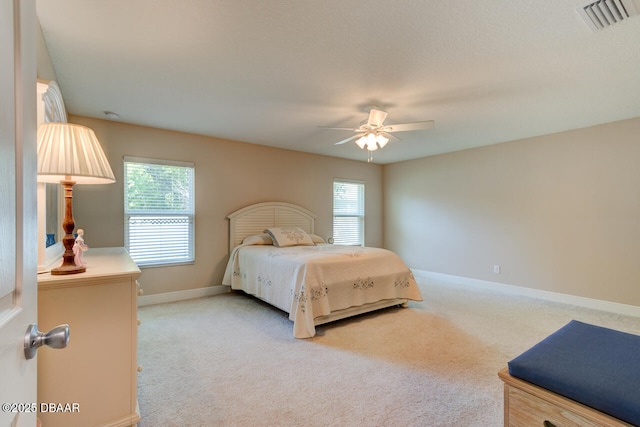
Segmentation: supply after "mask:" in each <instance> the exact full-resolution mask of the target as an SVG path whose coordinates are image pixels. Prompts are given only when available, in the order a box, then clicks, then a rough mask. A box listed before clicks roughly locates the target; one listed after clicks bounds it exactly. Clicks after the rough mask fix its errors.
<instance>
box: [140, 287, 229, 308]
mask: <svg viewBox="0 0 640 427" xmlns="http://www.w3.org/2000/svg"><path fill="white" fill-rule="evenodd" d="M228 292H230V288H229V286H208V287H206V288H198V289H188V290H186V291H175V292H165V293H161V294H154V295H143V296H140V297H138V307H144V306H145V305H155V304H164V303H167V302H175V301H183V300H187V299H194V298H201V297H210V296H213V295H220V294H226V293H228Z"/></svg>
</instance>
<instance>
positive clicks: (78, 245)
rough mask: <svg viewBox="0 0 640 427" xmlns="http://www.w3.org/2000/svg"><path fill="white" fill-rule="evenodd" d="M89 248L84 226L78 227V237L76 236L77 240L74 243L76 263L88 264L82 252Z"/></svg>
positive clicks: (80, 264)
mask: <svg viewBox="0 0 640 427" xmlns="http://www.w3.org/2000/svg"><path fill="white" fill-rule="evenodd" d="M88 249H89V246H87V245H86V244H85V243H84V230H83V229H82V228H78V237H76V242H75V243H74V244H73V254H74V255H75V258H74V262H75V264H76V265H79V266H85V265H87V263H86V262H84V260H83V259H82V254H83V252H86V251H87V250H88Z"/></svg>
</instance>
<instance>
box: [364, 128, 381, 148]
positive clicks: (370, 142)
mask: <svg viewBox="0 0 640 427" xmlns="http://www.w3.org/2000/svg"><path fill="white" fill-rule="evenodd" d="M366 144H367V150H369V151H376V150H377V149H378V145H377V141H376V135H375V134H374V133H373V132H370V133H369V134H367V142H366Z"/></svg>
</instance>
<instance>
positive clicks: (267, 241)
mask: <svg viewBox="0 0 640 427" xmlns="http://www.w3.org/2000/svg"><path fill="white" fill-rule="evenodd" d="M242 244H243V245H273V239H272V238H271V236H269V235H268V234H267V233H264V234H255V235H253V236H247V237H245V238H244V239H243V240H242Z"/></svg>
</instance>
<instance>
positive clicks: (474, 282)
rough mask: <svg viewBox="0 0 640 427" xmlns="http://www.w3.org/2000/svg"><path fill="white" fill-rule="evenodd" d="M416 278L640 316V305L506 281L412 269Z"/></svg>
mask: <svg viewBox="0 0 640 427" xmlns="http://www.w3.org/2000/svg"><path fill="white" fill-rule="evenodd" d="M411 271H412V272H413V275H414V276H415V277H416V278H421V277H422V278H425V279H433V280H439V281H442V282H446V283H448V284H451V285H459V286H463V287H470V288H476V289H485V290H491V291H498V292H504V293H508V294H512V295H519V296H525V297H530V298H537V299H542V300H547V301H553V302H558V303H562V304H570V305H576V306H579V307H585V308H591V309H594V310H601V311H607V312H610V313H617V314H623V315H626V316H635V317H640V307H639V306H636V305H630V304H621V303H617V302H611V301H604V300H598V299H593V298H585V297H580V296H576V295H568V294H561V293H558V292H550V291H543V290H540V289H532V288H526V287H523V286H515V285H507V284H504V283H496V282H490V281H488V280H480V279H472V278H470V277H460V276H452V275H449V274H443V273H436V272H433V271H425V270H416V269H411Z"/></svg>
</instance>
